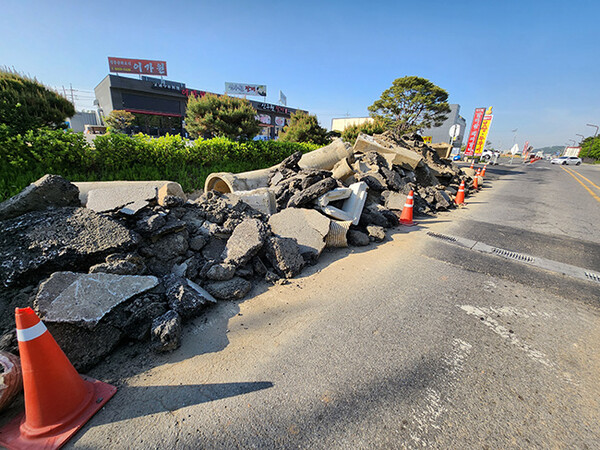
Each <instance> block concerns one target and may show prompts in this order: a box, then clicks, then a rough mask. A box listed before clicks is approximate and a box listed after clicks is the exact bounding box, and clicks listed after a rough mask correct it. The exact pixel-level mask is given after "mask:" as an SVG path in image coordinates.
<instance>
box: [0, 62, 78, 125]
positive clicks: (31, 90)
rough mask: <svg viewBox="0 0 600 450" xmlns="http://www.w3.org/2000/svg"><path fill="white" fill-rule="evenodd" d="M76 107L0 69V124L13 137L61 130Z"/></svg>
mask: <svg viewBox="0 0 600 450" xmlns="http://www.w3.org/2000/svg"><path fill="white" fill-rule="evenodd" d="M74 114H75V108H74V107H73V105H72V104H71V102H69V101H68V100H66V99H65V98H63V97H61V96H60V95H58V94H57V93H56V92H53V91H51V90H50V89H48V88H47V87H45V86H43V85H42V84H40V83H38V82H37V81H36V80H35V79H29V78H26V77H24V76H21V75H19V74H17V73H13V72H7V71H4V70H0V124H4V125H6V126H7V127H8V131H9V132H11V133H13V134H19V133H20V134H23V133H25V132H26V131H28V130H32V129H35V128H40V127H49V128H64V125H63V124H64V121H65V119H66V118H67V117H71V116H73V115H74Z"/></svg>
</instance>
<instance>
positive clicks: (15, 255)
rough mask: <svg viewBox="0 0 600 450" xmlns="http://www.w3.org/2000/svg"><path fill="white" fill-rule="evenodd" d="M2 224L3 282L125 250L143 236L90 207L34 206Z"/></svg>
mask: <svg viewBox="0 0 600 450" xmlns="http://www.w3.org/2000/svg"><path fill="white" fill-rule="evenodd" d="M2 225H3V226H2V228H0V261H1V264H0V282H2V283H4V284H5V285H6V286H8V285H10V284H12V283H16V282H27V283H29V284H31V282H32V281H33V282H35V281H37V280H39V279H40V278H42V277H43V276H44V275H45V274H48V273H49V272H54V271H56V270H77V268H78V267H79V266H81V265H89V264H90V263H97V262H100V259H101V258H102V257H103V256H106V255H108V254H109V253H116V252H120V251H126V250H128V249H129V248H131V247H132V246H134V245H135V244H136V243H137V242H138V240H139V236H138V235H137V234H136V233H134V232H132V231H130V230H128V229H127V228H125V227H124V226H123V225H121V224H120V223H119V222H117V221H116V220H113V219H110V218H108V217H105V216H102V215H101V214H98V213H96V212H94V211H92V210H89V209H86V208H58V209H54V210H47V211H32V212H29V213H27V214H24V215H22V216H20V217H19V218H15V219H10V220H6V221H4V222H3V223H2Z"/></svg>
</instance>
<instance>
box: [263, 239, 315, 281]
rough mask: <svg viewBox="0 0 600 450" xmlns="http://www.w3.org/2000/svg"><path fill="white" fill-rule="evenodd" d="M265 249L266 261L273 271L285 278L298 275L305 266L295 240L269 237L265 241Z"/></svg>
mask: <svg viewBox="0 0 600 450" xmlns="http://www.w3.org/2000/svg"><path fill="white" fill-rule="evenodd" d="M265 247H266V251H265V254H266V258H267V260H268V261H269V262H270V263H271V265H272V266H273V268H274V269H275V271H276V272H277V273H278V274H280V275H281V276H283V277H285V278H292V277H294V276H296V275H298V274H299V273H300V272H301V271H302V268H303V267H304V266H305V265H306V261H305V260H304V258H303V257H302V255H301V253H300V247H299V245H298V242H297V241H296V240H295V239H292V238H286V237H280V236H271V237H270V238H269V239H267V242H266V244H265ZM259 261H260V260H259ZM261 264H262V262H261ZM263 267H264V266H263ZM259 269H260V266H259ZM265 270H266V269H265Z"/></svg>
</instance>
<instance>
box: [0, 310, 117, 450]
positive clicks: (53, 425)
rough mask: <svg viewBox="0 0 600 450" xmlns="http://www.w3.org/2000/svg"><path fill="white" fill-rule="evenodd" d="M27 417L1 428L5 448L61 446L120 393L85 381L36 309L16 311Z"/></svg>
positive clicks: (48, 447) (111, 388) (107, 385)
mask: <svg viewBox="0 0 600 450" xmlns="http://www.w3.org/2000/svg"><path fill="white" fill-rule="evenodd" d="M15 318H16V322H17V340H18V341H19V353H20V354H21V365H22V368H23V388H24V391H25V413H24V414H21V415H19V416H17V417H15V418H14V419H13V420H12V421H11V422H9V423H8V424H6V425H5V426H4V427H3V428H1V429H0V446H2V445H4V446H6V447H8V448H11V449H21V448H44V449H55V448H60V447H61V446H63V445H64V444H65V442H67V441H68V440H69V439H70V438H71V437H72V436H73V435H74V434H75V433H76V432H77V430H79V429H80V428H81V427H82V426H83V425H84V424H85V423H86V422H87V421H88V420H89V419H90V418H91V417H92V416H93V415H94V414H96V412H98V410H99V409H100V408H102V407H103V406H104V404H105V403H106V402H107V401H108V400H109V399H110V398H111V397H112V396H113V395H115V392H117V388H116V387H114V386H111V385H110V384H106V383H103V382H101V381H97V380H93V379H91V378H87V377H86V378H83V377H82V376H81V375H79V374H78V373H77V371H76V370H75V368H74V367H73V365H72V364H71V362H70V361H69V360H68V358H67V357H66V355H65V354H64V353H63V351H62V350H61V349H60V347H59V346H58V344H57V343H56V341H55V340H54V338H53V337H52V335H51V334H50V332H49V331H48V330H47V329H46V326H45V325H44V324H43V323H42V322H41V321H40V319H39V318H38V316H37V315H36V314H35V312H34V311H33V310H32V309H31V308H17V309H16V310H15Z"/></svg>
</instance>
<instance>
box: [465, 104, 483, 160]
mask: <svg viewBox="0 0 600 450" xmlns="http://www.w3.org/2000/svg"><path fill="white" fill-rule="evenodd" d="M484 115H485V108H475V114H474V115H473V122H472V123H471V131H470V132H469V138H468V139H467V146H466V147H465V156H473V152H474V150H475V144H476V143H477V136H479V129H480V128H481V122H482V121H483V116H484Z"/></svg>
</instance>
